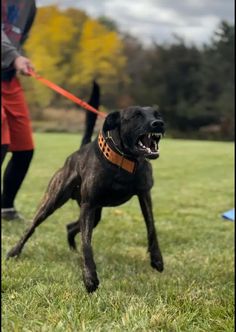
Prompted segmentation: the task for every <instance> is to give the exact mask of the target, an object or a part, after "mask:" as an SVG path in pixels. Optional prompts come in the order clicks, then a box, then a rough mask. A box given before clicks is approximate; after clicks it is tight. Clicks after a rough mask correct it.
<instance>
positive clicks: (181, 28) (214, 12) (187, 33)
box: [36, 0, 234, 46]
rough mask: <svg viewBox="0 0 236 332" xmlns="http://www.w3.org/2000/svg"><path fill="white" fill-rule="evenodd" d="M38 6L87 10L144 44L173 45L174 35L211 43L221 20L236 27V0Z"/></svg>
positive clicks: (65, 1) (47, 0) (82, 0)
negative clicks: (235, 8) (235, 13)
mask: <svg viewBox="0 0 236 332" xmlns="http://www.w3.org/2000/svg"><path fill="white" fill-rule="evenodd" d="M36 2H37V5H38V6H46V5H51V4H57V5H58V6H60V7H61V8H67V7H74V8H78V9H81V10H84V11H85V12H86V13H87V14H88V15H89V16H90V17H94V18H97V17H99V16H106V17H108V18H111V19H112V20H114V21H115V22H116V23H117V25H118V27H119V30H120V31H122V32H128V33H130V34H132V35H133V36H135V37H137V38H139V39H140V40H141V41H142V43H143V44H146V45H148V44H149V43H151V42H153V41H155V42H157V43H170V42H171V41H173V38H174V37H173V36H174V34H177V35H179V36H181V37H183V38H184V40H185V41H186V43H190V44H192V43H193V44H195V45H198V46H201V45H203V44H204V43H207V42H208V41H209V40H210V38H211V37H212V35H213V32H214V31H215V29H216V27H217V25H218V24H219V22H220V21H221V20H226V21H228V22H230V23H233V24H234V0H87V1H86V0H38V1H37V0H36Z"/></svg>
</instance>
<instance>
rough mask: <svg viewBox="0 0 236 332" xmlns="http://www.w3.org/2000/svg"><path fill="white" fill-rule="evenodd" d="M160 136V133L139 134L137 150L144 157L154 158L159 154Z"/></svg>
mask: <svg viewBox="0 0 236 332" xmlns="http://www.w3.org/2000/svg"><path fill="white" fill-rule="evenodd" d="M161 137H162V134H161V133H148V134H144V135H141V136H139V138H138V140H137V144H136V147H137V149H138V150H139V152H141V153H143V154H144V155H145V156H146V157H150V158H155V157H158V156H159V146H158V144H159V141H160V139H161Z"/></svg>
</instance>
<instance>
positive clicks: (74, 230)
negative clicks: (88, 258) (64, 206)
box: [66, 208, 102, 250]
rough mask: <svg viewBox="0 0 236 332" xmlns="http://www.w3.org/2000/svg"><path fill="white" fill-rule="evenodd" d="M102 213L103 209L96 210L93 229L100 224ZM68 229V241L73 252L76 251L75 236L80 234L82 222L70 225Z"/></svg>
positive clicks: (78, 221)
mask: <svg viewBox="0 0 236 332" xmlns="http://www.w3.org/2000/svg"><path fill="white" fill-rule="evenodd" d="M101 213H102V208H98V209H96V211H95V216H94V223H93V228H95V227H96V226H97V224H98V223H99V221H100V220H101ZM66 228H67V241H68V244H69V247H70V248H71V249H72V250H76V243H75V236H76V235H77V234H78V233H79V232H80V220H77V221H75V222H72V223H70V224H68V225H67V226H66Z"/></svg>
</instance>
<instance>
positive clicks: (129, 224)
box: [2, 134, 234, 332]
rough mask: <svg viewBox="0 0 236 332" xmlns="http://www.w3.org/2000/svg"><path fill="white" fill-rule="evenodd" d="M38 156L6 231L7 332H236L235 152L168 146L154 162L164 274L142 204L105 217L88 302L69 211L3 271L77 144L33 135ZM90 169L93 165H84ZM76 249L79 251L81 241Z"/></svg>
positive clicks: (222, 146)
mask: <svg viewBox="0 0 236 332" xmlns="http://www.w3.org/2000/svg"><path fill="white" fill-rule="evenodd" d="M35 138H36V144H37V150H36V153H35V157H34V160H33V163H32V165H31V168H30V171H29V174H28V177H27V178H26V180H25V182H24V185H23V187H22V190H21V192H20V193H19V195H18V198H17V208H18V209H19V210H20V211H21V213H22V214H23V215H24V216H25V217H26V219H27V221H25V222H14V223H13V222H12V223H10V222H6V221H3V222H2V331H4V332H8V331H9V332H12V331H19V332H21V331H23V332H26V331H27V332H29V331H32V332H37V331H45V332H50V331H53V332H54V331H56V332H57V331H63V332H64V331H65V332H67V331H68V332H70V331H91V332H94V331H96V332H97V331H101V332H105V331H108V332H110V331H111V332H113V331H145V332H146V331H160V332H161V331H166V332H172V331H181V332H182V331H186V332H195V331H204V332H217V331H219V332H226V331H234V319H233V316H234V223H233V222H229V221H225V220H223V219H222V218H221V213H222V212H224V211H226V210H229V209H231V208H233V206H234V199H233V196H234V188H233V187H234V177H233V175H234V174H233V167H234V163H233V162H234V161H233V148H234V146H233V143H223V142H203V141H185V140H171V139H164V140H163V141H162V142H161V144H160V145H161V146H160V147H161V156H160V159H159V160H156V161H152V165H153V173H154V177H155V186H154V187H153V189H152V197H153V205H154V215H155V220H156V226H157V230H158V234H159V242H160V246H161V249H162V253H163V257H164V261H165V270H164V272H163V273H161V274H160V273H158V272H156V271H155V270H153V269H152V268H151V267H150V263H149V257H148V254H147V240H146V229H145V225H144V222H143V218H142V216H141V212H140V209H139V205H138V200H137V198H136V197H134V198H133V199H132V200H130V201H129V202H128V203H126V204H124V205H123V206H119V207H115V208H106V209H104V211H103V218H102V221H101V223H100V224H99V226H98V227H97V228H96V229H95V231H94V233H93V248H94V254H95V261H96V263H97V270H98V276H99V279H100V287H99V289H98V290H97V291H96V292H95V293H93V294H90V295H88V294H87V293H86V291H85V288H84V286H83V283H82V279H81V268H80V260H81V256H80V254H79V253H77V254H76V253H72V252H70V250H69V248H68V246H67V243H66V231H65V225H66V224H67V223H68V222H71V221H74V220H75V219H76V218H77V216H78V213H79V212H78V209H77V206H76V204H75V202H73V201H70V202H68V203H67V204H66V205H65V206H64V207H62V208H61V209H60V210H58V211H57V212H56V213H55V214H53V216H51V217H49V218H48V219H47V221H46V222H45V223H43V224H42V225H41V226H40V227H39V228H38V229H37V231H36V233H35V234H34V235H33V237H32V238H31V239H30V240H29V242H28V243H27V245H26V246H25V249H24V251H23V252H22V255H21V257H20V258H19V259H13V260H9V261H5V254H6V251H7V250H9V249H10V247H11V246H12V245H14V244H15V243H16V241H17V240H18V239H19V237H20V236H21V235H22V233H23V231H24V230H25V228H26V227H28V225H29V223H30V219H31V218H32V217H33V214H34V212H35V209H36V207H37V205H38V204H39V201H40V199H41V197H42V194H43V192H44V190H45V188H46V185H47V183H48V181H49V179H50V178H51V176H52V174H53V173H54V172H55V171H56V170H57V168H59V167H60V166H61V165H62V164H63V163H64V160H65V157H66V156H68V155H69V154H70V153H71V152H73V151H74V150H76V149H77V147H78V146H79V143H80V136H78V135H74V134H71V135H69V134H36V135H35ZM88 167H89V165H88ZM77 242H80V237H79V235H78V236H77Z"/></svg>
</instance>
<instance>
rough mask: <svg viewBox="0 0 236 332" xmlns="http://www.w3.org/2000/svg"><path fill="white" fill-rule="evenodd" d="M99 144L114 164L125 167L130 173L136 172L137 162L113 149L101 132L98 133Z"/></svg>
mask: <svg viewBox="0 0 236 332" xmlns="http://www.w3.org/2000/svg"><path fill="white" fill-rule="evenodd" d="M98 146H99V149H100V150H101V152H102V154H103V155H104V157H105V158H106V159H108V160H109V161H110V162H111V163H112V164H115V165H117V166H119V167H120V168H123V169H124V170H126V171H127V172H129V173H134V172H135V169H136V167H135V166H136V163H135V162H134V161H132V160H129V159H127V158H125V157H124V155H121V154H120V153H117V152H115V151H114V150H112V148H111V146H109V145H108V143H107V141H106V139H105V138H104V137H103V135H102V133H101V132H100V133H99V135H98Z"/></svg>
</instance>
